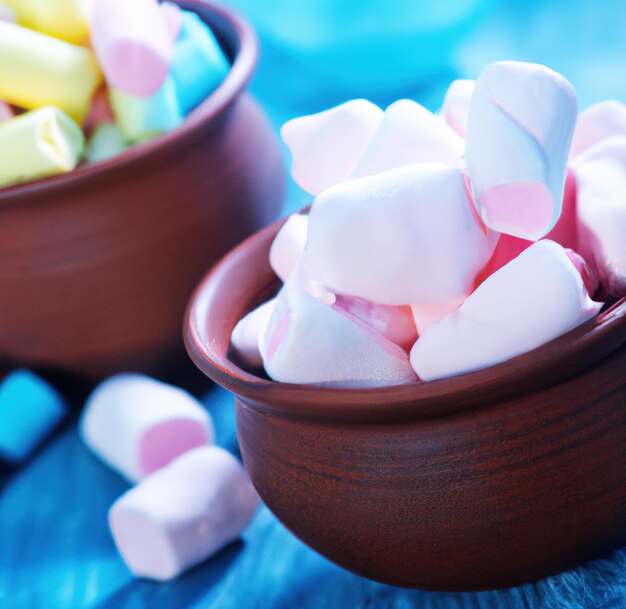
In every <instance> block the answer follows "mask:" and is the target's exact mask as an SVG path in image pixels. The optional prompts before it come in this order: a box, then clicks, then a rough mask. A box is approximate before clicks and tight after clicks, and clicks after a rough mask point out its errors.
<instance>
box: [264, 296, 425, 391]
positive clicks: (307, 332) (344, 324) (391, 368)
mask: <svg viewBox="0 0 626 609" xmlns="http://www.w3.org/2000/svg"><path fill="white" fill-rule="evenodd" d="M260 348H261V354H262V356H263V363H264V366H265V370H266V372H267V374H268V375H269V376H270V377H271V378H272V379H274V380H275V381H281V382H283V383H316V384H324V385H342V386H349V387H376V386H384V385H396V384H401V383H410V382H413V381H415V380H417V379H416V378H415V374H414V373H413V370H412V369H411V366H410V364H409V360H408V357H407V354H406V353H405V352H404V351H403V350H402V349H401V348H400V347H398V346H397V345H395V344H393V343H392V342H391V341H389V340H388V339H387V338H385V337H384V336H383V335H382V334H380V333H379V332H377V331H376V330H374V329H372V328H371V327H370V326H368V325H367V324H365V323H362V322H360V321H359V320H358V319H357V318H356V317H353V316H352V315H350V314H349V313H348V312H347V311H339V310H336V309H334V308H333V307H331V306H329V305H328V304H326V303H324V302H321V301H320V300H318V299H316V298H314V297H313V296H311V295H310V294H309V293H307V292H306V291H305V290H303V289H299V288H293V287H292V286H290V285H289V284H287V285H286V286H285V287H283V289H282V290H281V291H280V293H279V295H278V297H277V301H276V305H275V307H274V311H273V314H272V318H271V319H270V323H269V325H268V328H267V332H266V335H265V337H263V338H262V340H261V341H260Z"/></svg>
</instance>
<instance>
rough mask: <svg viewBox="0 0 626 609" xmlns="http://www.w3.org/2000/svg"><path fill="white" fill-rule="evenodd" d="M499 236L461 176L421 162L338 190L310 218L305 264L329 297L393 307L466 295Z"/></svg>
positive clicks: (455, 170)
mask: <svg viewBox="0 0 626 609" xmlns="http://www.w3.org/2000/svg"><path fill="white" fill-rule="evenodd" d="M495 242H496V236H495V235H493V234H492V233H491V232H490V231H487V230H485V228H484V226H483V225H482V223H481V222H480V220H479V219H478V218H477V217H476V214H475V212H474V210H473V207H472V204H471V202H470V201H469V199H468V197H467V192H466V188H465V184H464V180H463V176H462V174H461V171H460V170H459V169H458V168H455V167H450V166H447V165H444V164H441V163H418V164H415V165H407V166H405V167H400V168H398V169H392V170H390V171H386V172H383V173H379V174H376V175H373V176H367V177H364V178H359V179H356V180H350V181H348V182H343V183H342V184H337V185H336V186H334V187H333V188H329V189H327V190H325V191H324V192H323V193H322V194H321V195H319V196H318V197H317V198H316V199H315V202H314V203H313V206H312V208H311V211H310V213H309V230H308V239H307V245H306V249H305V250H304V253H303V256H302V259H303V261H304V263H305V266H306V267H307V270H308V272H309V274H310V276H311V277H314V278H315V279H316V280H317V281H319V282H320V283H321V284H323V285H324V286H326V287H328V288H329V289H330V290H331V291H334V292H340V293H343V294H350V295H352V296H359V297H361V298H366V299H367V300H371V301H373V302H377V303H380V304H390V305H406V304H412V303H417V302H430V303H437V302H442V301H444V302H448V301H450V300H454V299H458V298H462V297H464V296H466V295H467V294H468V293H469V291H470V290H471V289H472V286H473V282H474V279H475V277H476V276H477V274H478V273H479V272H480V270H481V269H482V268H483V267H484V265H485V264H486V262H487V261H488V260H489V258H490V256H491V254H492V252H493V248H494V246H495Z"/></svg>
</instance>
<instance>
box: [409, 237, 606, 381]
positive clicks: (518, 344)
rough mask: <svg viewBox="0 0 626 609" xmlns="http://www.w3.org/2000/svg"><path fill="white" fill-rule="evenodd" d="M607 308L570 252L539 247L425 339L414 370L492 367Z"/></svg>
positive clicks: (432, 373)
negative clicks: (594, 298) (592, 294)
mask: <svg viewBox="0 0 626 609" xmlns="http://www.w3.org/2000/svg"><path fill="white" fill-rule="evenodd" d="M601 306H602V304H601V303H599V302H594V301H592V300H591V299H590V298H589V294H588V292H587V289H586V287H585V284H584V282H583V279H582V278H581V276H580V274H579V272H578V271H577V269H576V267H575V266H574V264H572V262H571V261H570V259H569V257H568V255H567V253H566V252H565V250H564V249H563V248H562V247H561V246H560V245H558V244H556V243H554V242H553V241H548V240H544V241H539V242H537V243H534V244H533V245H531V246H530V247H529V248H528V249H526V250H524V251H523V252H522V253H521V254H520V255H519V256H518V257H517V258H515V260H513V261H511V262H509V264H507V265H506V266H504V267H502V268H501V269H500V270H499V271H497V272H496V273H494V274H493V275H491V276H490V277H488V278H487V279H486V280H485V281H484V282H483V283H482V284H481V285H480V286H479V287H478V288H476V290H475V291H474V292H473V293H472V294H471V295H470V296H468V298H467V300H466V301H465V302H464V303H463V304H462V305H461V306H460V307H459V309H458V310H456V311H454V312H452V313H450V314H449V315H447V316H445V317H444V318H442V319H441V320H440V321H439V322H437V323H436V324H435V325H433V326H431V327H430V328H428V329H427V330H426V331H425V332H424V333H423V334H421V335H420V337H419V339H418V340H417V342H416V343H415V345H414V346H413V349H412V350H411V364H412V365H413V368H414V370H415V372H416V373H417V374H418V375H419V377H420V378H421V379H423V380H433V379H438V378H442V377H448V376H453V375H455V374H463V373H465V372H470V371H472V370H477V369H479V368H483V367H486V366H491V365H493V364H497V363H500V362H503V361H505V360H507V359H509V358H511V357H515V356H517V355H520V354H522V353H525V352H527V351H530V350H531V349H534V348H536V347H539V346H540V345H542V344H544V343H546V342H548V341H550V340H552V339H554V338H556V337H557V336H560V335H562V334H564V333H566V332H568V331H569V330H571V329H573V328H575V327H576V326H578V325H580V324H582V323H583V322H585V321H587V320H588V319H590V318H592V317H593V316H594V315H596V314H597V313H598V311H599V310H600V308H601Z"/></svg>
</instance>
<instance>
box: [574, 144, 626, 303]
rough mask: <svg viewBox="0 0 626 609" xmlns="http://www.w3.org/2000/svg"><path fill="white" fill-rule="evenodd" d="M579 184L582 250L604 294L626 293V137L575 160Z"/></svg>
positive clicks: (584, 153) (619, 294)
mask: <svg viewBox="0 0 626 609" xmlns="http://www.w3.org/2000/svg"><path fill="white" fill-rule="evenodd" d="M572 170H573V171H574V173H575V174H576V180H577V183H578V199H577V213H578V233H579V235H580V251H581V254H582V255H583V256H584V257H585V259H586V260H587V261H588V262H589V264H590V265H591V266H592V267H595V269H596V270H597V273H598V275H599V278H600V284H601V286H602V294H603V295H606V296H613V297H620V296H624V295H625V294H626V137H624V136H616V137H610V138H608V139H605V140H603V141H601V142H600V143H598V144H595V145H594V146H592V147H590V148H589V149H587V151H586V152H583V153H582V154H580V155H579V156H577V157H576V158H575V159H574V160H573V161H572Z"/></svg>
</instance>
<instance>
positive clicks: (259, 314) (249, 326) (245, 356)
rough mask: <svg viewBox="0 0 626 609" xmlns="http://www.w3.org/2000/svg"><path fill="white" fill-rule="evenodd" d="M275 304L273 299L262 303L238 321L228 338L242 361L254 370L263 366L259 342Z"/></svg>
mask: <svg viewBox="0 0 626 609" xmlns="http://www.w3.org/2000/svg"><path fill="white" fill-rule="evenodd" d="M275 304H276V299H275V298H272V299H271V300H268V301H267V302H264V303H263V304H262V305H261V306H260V307H257V308H256V309H254V311H251V312H250V313H248V314H247V315H246V316H245V317H243V318H242V319H240V320H239V322H238V323H237V325H236V326H235V329H234V330H233V333H232V335H231V338H230V340H231V344H232V346H233V348H234V349H235V351H236V352H237V354H238V355H239V357H240V358H241V359H242V361H243V362H244V363H245V364H247V365H248V366H252V367H254V368H261V367H262V366H263V358H262V357H261V351H260V347H259V342H260V340H261V336H263V334H264V333H265V332H266V330H267V326H268V324H269V321H270V319H271V317H272V312H273V311H274V305H275Z"/></svg>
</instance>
